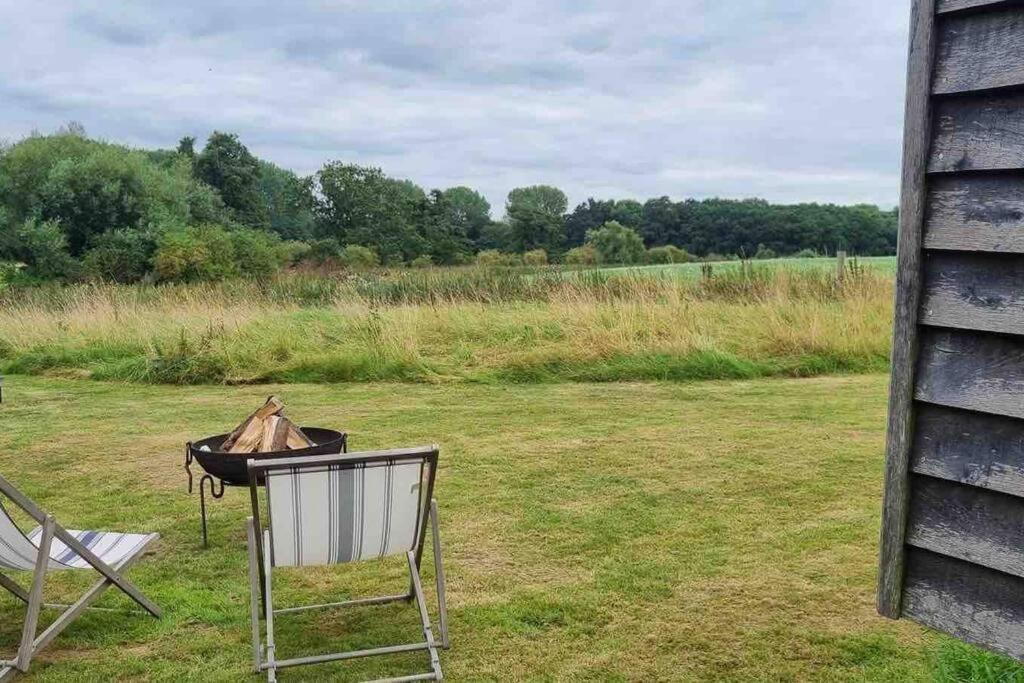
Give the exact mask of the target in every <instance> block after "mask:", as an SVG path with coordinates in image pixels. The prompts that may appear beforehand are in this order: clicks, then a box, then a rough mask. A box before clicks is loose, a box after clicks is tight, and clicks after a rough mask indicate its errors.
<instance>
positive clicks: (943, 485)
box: [907, 475, 1024, 576]
mask: <svg viewBox="0 0 1024 683" xmlns="http://www.w3.org/2000/svg"><path fill="white" fill-rule="evenodd" d="M911 491H912V494H911V502H910V516H909V519H908V522H907V543H909V544H910V545H913V546H915V547H918V548H925V549H926V550H932V551H934V552H938V553H942V554H943V555H948V556H950V557H956V558H959V559H961V560H967V561H968V562H973V563H975V564H980V565H984V566H986V567H990V568H991V569H998V570H999V571H1002V572H1007V573H1009V574H1013V575H1014V576H1024V499H1021V498H1017V497H1016V496H1011V495H1007V494H1005V493H999V492H998V491H989V490H987V489H983V488H977V487H975V486H968V485H966V484H958V483H956V482H951V481H946V480H944V479H933V478H931V477H925V476H920V475H916V476H915V477H914V478H913V481H912V484H911Z"/></svg>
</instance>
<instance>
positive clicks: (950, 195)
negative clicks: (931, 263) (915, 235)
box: [924, 173, 1024, 254]
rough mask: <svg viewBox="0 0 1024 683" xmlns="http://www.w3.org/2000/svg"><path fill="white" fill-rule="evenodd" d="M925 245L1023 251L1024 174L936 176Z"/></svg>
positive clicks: (931, 186)
mask: <svg viewBox="0 0 1024 683" xmlns="http://www.w3.org/2000/svg"><path fill="white" fill-rule="evenodd" d="M924 246H925V247H926V248H929V249H954V250H962V251H998V252H1006V253H1015V254H1022V253H1024V174H1021V173H965V174H950V175H939V176H934V177H932V178H931V180H930V182H929V183H928V212H927V218H926V220H925V226H924Z"/></svg>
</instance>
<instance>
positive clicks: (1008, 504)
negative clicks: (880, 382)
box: [878, 0, 1024, 660]
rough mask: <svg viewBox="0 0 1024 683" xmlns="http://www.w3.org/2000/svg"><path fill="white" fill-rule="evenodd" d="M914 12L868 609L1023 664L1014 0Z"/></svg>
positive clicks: (1022, 42) (1022, 76) (1021, 22)
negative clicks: (872, 598)
mask: <svg viewBox="0 0 1024 683" xmlns="http://www.w3.org/2000/svg"><path fill="white" fill-rule="evenodd" d="M911 16H912V21H911V25H912V27H913V28H912V31H911V52H910V54H911V60H910V73H909V77H908V81H907V111H908V112H912V113H913V115H908V116H907V119H906V122H905V128H904V167H903V171H904V173H903V201H902V203H901V208H900V213H901V222H900V239H899V247H898V259H897V287H896V307H895V312H894V316H893V319H894V328H893V330H894V331H893V357H892V373H893V380H892V385H891V386H892V390H891V392H890V403H889V425H888V431H887V434H888V439H887V449H886V477H885V505H884V508H883V515H882V520H883V525H882V532H881V538H882V544H881V551H880V553H879V555H880V558H881V559H880V572H879V588H878V611H879V613H881V614H883V615H885V616H893V615H894V613H895V614H898V615H899V616H904V617H909V618H911V619H914V620H915V621H918V622H920V623H922V624H925V625H927V626H930V627H933V628H935V629H938V630H940V631H944V632H946V633H950V634H952V635H954V636H956V637H958V638H961V639H963V640H965V641H967V642H971V643H976V644H978V645H982V646H985V647H988V648H991V649H994V650H996V651H999V652H1003V653H1005V654H1008V655H1011V656H1013V657H1016V658H1018V659H1022V660H1024V0H914V1H913V3H912V12H911ZM924 84H926V85H927V90H926V95H925V96H924V97H923V100H924V101H922V96H921V91H920V89H921V87H922V85H924ZM922 113H924V114H926V116H924V120H922ZM919 155H923V158H924V160H925V161H924V162H923V166H924V168H923V170H922V169H921V168H920V166H921V164H919V163H918V161H919V159H920V158H921V157H920V156H919ZM919 198H920V203H918V201H917V200H918V199H919ZM908 199H909V200H910V201H908ZM922 205H923V206H922ZM905 382H909V385H908V384H905ZM908 387H909V390H907V389H908ZM908 397H912V400H910V398H908Z"/></svg>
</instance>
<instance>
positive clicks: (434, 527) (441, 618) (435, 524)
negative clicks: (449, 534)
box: [430, 500, 451, 650]
mask: <svg viewBox="0 0 1024 683" xmlns="http://www.w3.org/2000/svg"><path fill="white" fill-rule="evenodd" d="M439 525H440V521H439V520H438V518H437V501H436V500H431V501H430V528H431V532H432V535H433V545H434V578H435V580H436V581H437V609H438V622H439V624H440V628H441V647H443V648H444V649H445V650H447V649H448V648H450V647H451V641H450V640H449V638H448V602H447V600H446V599H445V593H444V591H445V580H444V563H443V562H442V561H441V530H440V529H439Z"/></svg>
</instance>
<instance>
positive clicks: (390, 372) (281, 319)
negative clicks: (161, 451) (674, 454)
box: [0, 266, 892, 384]
mask: <svg viewBox="0 0 1024 683" xmlns="http://www.w3.org/2000/svg"><path fill="white" fill-rule="evenodd" d="M891 297H892V293H891V283H890V281H889V278H888V276H886V275H884V274H879V273H877V272H875V271H873V270H871V269H862V270H859V271H856V272H854V273H852V274H851V275H850V276H849V277H847V279H846V280H845V281H844V283H843V284H842V285H837V284H836V283H835V281H834V278H833V276H832V274H831V273H830V272H829V271H827V270H824V269H804V270H791V269H787V268H771V267H765V266H760V267H753V268H746V269H730V270H728V271H725V272H722V273H719V274H717V275H715V276H714V277H712V278H710V279H708V278H704V279H694V280H691V279H687V278H679V277H674V276H672V275H665V274H658V273H607V272H602V271H590V272H583V273H562V272H545V271H539V272H501V271H487V270H473V269H470V270H444V269H438V270H434V271H424V272H409V271H405V272H403V273H399V274H372V275H356V276H349V277H345V278H328V277H314V276H289V277H283V278H279V279H276V280H273V281H270V282H266V283H253V282H244V281H236V282H227V283H221V284H214V285H179V286H170V287H145V286H136V287H124V286H79V287H69V288H61V289H56V288H55V289H38V290H20V291H8V292H6V293H3V294H2V295H0V371H2V372H6V373H15V374H17V373H21V374H60V375H65V376H75V377H92V378H96V379H104V380H127V381H137V382H150V383H179V384H195V383H232V382H346V381H380V380H390V381H395V380H397V381H408V382H444V381H479V382H547V381H616V380H641V379H667V380H693V379H718V378H754V377H762V376H807V375H818V374H824V373H836V372H866V371H878V370H883V369H885V367H886V363H887V354H888V345H889V326H890V322H889V320H890V316H891Z"/></svg>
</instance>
